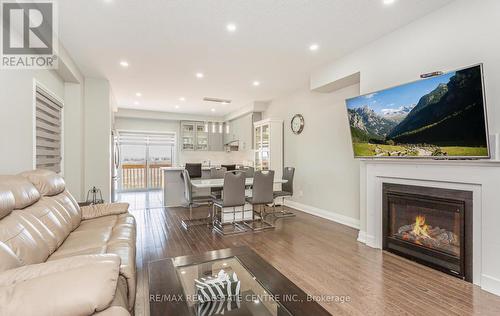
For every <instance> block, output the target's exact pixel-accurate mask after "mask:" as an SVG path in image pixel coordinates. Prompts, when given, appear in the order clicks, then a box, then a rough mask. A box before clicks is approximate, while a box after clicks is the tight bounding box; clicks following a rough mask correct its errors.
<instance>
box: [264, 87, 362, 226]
mask: <svg viewBox="0 0 500 316" xmlns="http://www.w3.org/2000/svg"><path fill="white" fill-rule="evenodd" d="M357 94H359V87H358V86H351V87H348V88H345V89H343V90H340V91H337V92H335V93H317V92H312V91H310V90H309V87H308V86H304V87H303V88H301V89H300V90H298V91H296V92H294V93H292V94H290V95H288V96H286V97H283V98H278V99H276V100H273V101H272V102H271V104H270V105H269V108H268V110H267V111H266V112H264V117H265V118H279V119H282V120H284V121H285V124H284V128H285V130H284V165H285V166H292V167H295V168H296V171H295V179H294V197H293V199H292V200H293V201H294V202H296V203H299V205H298V206H299V208H302V209H304V210H306V211H312V212H313V213H317V214H318V215H321V216H324V217H327V218H333V219H336V220H340V221H342V222H344V223H346V224H349V225H351V226H357V225H358V219H359V163H358V162H357V161H355V160H354V159H353V154H352V149H351V141H350V134H349V129H348V128H347V112H346V109H345V102H344V100H345V99H346V98H349V97H352V96H355V95H357ZM297 113H300V114H302V115H303V116H304V119H305V127H304V131H303V132H302V134H300V135H295V134H293V133H292V131H291V129H290V120H291V119H292V117H293V116H294V115H295V114H297ZM300 204H302V205H300Z"/></svg>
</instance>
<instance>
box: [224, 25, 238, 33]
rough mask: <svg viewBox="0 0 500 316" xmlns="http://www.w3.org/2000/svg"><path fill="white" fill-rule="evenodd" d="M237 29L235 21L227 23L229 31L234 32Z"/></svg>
mask: <svg viewBox="0 0 500 316" xmlns="http://www.w3.org/2000/svg"><path fill="white" fill-rule="evenodd" d="M236 29H237V27H236V24H234V23H228V24H227V25H226V30H227V31H228V32H229V33H234V32H236Z"/></svg>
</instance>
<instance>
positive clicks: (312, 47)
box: [309, 44, 319, 52]
mask: <svg viewBox="0 0 500 316" xmlns="http://www.w3.org/2000/svg"><path fill="white" fill-rule="evenodd" d="M318 49H319V45H318V44H311V45H309V50H310V51H311V52H315V51H317V50H318Z"/></svg>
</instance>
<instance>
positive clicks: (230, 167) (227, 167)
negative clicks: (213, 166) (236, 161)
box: [221, 165, 236, 171]
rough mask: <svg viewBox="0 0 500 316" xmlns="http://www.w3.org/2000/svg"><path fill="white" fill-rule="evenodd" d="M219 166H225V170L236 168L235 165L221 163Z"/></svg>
mask: <svg viewBox="0 0 500 316" xmlns="http://www.w3.org/2000/svg"><path fill="white" fill-rule="evenodd" d="M221 167H223V168H226V170H227V171H233V170H236V165H221Z"/></svg>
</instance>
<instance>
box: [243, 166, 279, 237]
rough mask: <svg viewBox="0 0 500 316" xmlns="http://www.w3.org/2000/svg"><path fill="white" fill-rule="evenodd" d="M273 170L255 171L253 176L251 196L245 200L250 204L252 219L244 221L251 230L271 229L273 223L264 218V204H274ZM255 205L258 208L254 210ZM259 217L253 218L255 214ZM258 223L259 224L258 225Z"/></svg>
mask: <svg viewBox="0 0 500 316" xmlns="http://www.w3.org/2000/svg"><path fill="white" fill-rule="evenodd" d="M273 184H274V171H273V170H269V171H257V172H255V174H254V176H253V187H252V197H251V198H247V199H246V201H247V202H248V203H250V204H252V213H253V220H252V221H251V222H248V221H245V225H247V226H248V227H250V228H251V229H252V230H263V229H272V228H274V225H273V224H271V223H269V222H267V221H266V220H265V210H266V206H268V205H274V204H273V203H274V198H273ZM256 207H257V208H258V210H256ZM256 214H257V215H258V216H259V218H258V219H255V215H256ZM259 224H260V225H259Z"/></svg>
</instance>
